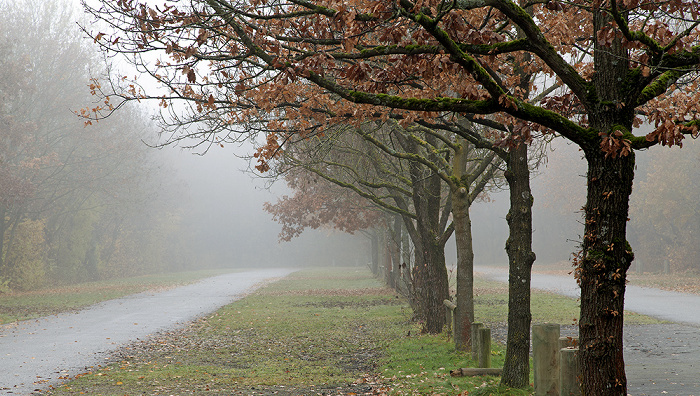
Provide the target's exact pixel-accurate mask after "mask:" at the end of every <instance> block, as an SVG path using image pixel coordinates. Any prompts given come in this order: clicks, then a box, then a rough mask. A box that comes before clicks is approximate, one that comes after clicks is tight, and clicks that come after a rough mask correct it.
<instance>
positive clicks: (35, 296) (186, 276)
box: [0, 269, 234, 324]
mask: <svg viewBox="0 0 700 396" xmlns="http://www.w3.org/2000/svg"><path fill="white" fill-rule="evenodd" d="M233 271H234V270H232V269H227V270H199V271H185V272H176V273H169V274H156V275H144V276H137V277H131V278H124V279H114V280H107V281H99V282H86V283H80V284H76V285H71V286H65V287H54V288H46V289H41V290H36V291H28V292H12V293H0V324H6V323H11V322H16V321H20V320H27V319H34V318H38V317H41V316H47V315H53V314H57V313H61V312H68V311H74V310H77V309H80V308H84V307H86V306H90V305H93V304H96V303H98V302H101V301H106V300H112V299H115V298H119V297H124V296H128V295H131V294H135V293H140V292H143V291H146V290H158V289H166V288H170V287H176V286H183V285H186V284H188V283H193V282H196V281H197V280H200V279H203V278H207V277H211V276H216V275H221V274H225V273H230V272H233Z"/></svg>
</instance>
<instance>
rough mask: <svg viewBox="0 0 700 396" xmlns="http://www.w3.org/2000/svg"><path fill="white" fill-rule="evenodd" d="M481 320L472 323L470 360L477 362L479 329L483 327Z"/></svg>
mask: <svg viewBox="0 0 700 396" xmlns="http://www.w3.org/2000/svg"><path fill="white" fill-rule="evenodd" d="M483 327H484V324H483V323H481V322H474V323H472V360H473V361H475V362H477V363H478V362H479V329H481V328H483Z"/></svg>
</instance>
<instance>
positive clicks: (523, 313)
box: [501, 143, 535, 388]
mask: <svg viewBox="0 0 700 396" xmlns="http://www.w3.org/2000/svg"><path fill="white" fill-rule="evenodd" d="M506 162H507V167H508V169H507V171H506V173H505V177H506V180H507V181H508V188H509V190H510V210H509V211H508V215H507V216H506V220H507V221H508V227H509V236H508V240H507V241H506V252H507V253H508V264H509V279H508V338H507V341H506V359H505V362H504V364H503V374H502V376H501V383H502V384H503V385H506V386H510V387H513V388H524V387H526V386H527V385H528V384H529V382H530V381H529V377H530V322H531V321H532V314H531V312H530V278H531V273H532V264H533V263H534V262H535V253H534V252H533V251H532V204H533V197H532V193H531V190H530V169H529V167H528V152H527V145H525V144H524V143H521V144H519V145H518V146H517V147H514V148H512V149H511V150H510V152H509V155H508V160H507V161H506Z"/></svg>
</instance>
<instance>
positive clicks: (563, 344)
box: [557, 336, 578, 349]
mask: <svg viewBox="0 0 700 396" xmlns="http://www.w3.org/2000/svg"><path fill="white" fill-rule="evenodd" d="M577 346H578V337H576V336H573V337H559V344H558V347H557V349H562V348H569V347H577Z"/></svg>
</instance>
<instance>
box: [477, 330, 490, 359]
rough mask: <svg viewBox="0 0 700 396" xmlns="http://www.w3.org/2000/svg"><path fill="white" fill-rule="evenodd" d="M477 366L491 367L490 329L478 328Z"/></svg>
mask: <svg viewBox="0 0 700 396" xmlns="http://www.w3.org/2000/svg"><path fill="white" fill-rule="evenodd" d="M478 339H479V367H480V368H489V367H491V329H489V328H484V327H482V328H480V329H479V337H478Z"/></svg>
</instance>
